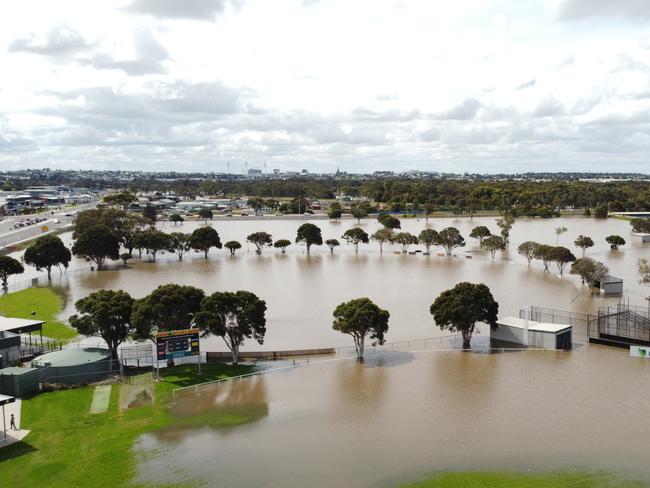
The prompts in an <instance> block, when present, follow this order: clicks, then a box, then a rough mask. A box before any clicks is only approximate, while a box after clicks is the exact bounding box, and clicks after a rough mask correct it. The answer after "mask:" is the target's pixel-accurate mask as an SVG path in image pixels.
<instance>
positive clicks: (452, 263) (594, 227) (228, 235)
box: [10, 218, 650, 350]
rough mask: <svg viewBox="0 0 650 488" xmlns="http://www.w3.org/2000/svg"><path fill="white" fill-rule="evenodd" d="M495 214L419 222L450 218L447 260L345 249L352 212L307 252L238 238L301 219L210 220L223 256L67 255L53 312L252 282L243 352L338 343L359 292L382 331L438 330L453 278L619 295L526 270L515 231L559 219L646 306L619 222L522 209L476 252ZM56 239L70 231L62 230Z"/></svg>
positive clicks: (645, 250)
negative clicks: (92, 296) (106, 296)
mask: <svg viewBox="0 0 650 488" xmlns="http://www.w3.org/2000/svg"><path fill="white" fill-rule="evenodd" d="M494 222H495V221H494V219H493V218H474V219H472V220H470V219H468V218H460V219H430V220H429V226H431V227H433V228H435V229H438V230H440V229H442V228H443V227H445V226H449V225H454V226H456V227H458V228H459V229H460V230H461V232H462V234H463V235H464V236H465V238H466V239H467V241H468V243H467V246H466V247H465V248H460V249H458V250H457V251H456V253H455V254H456V255H457V256H458V257H451V258H450V257H442V256H438V255H437V251H436V252H434V253H432V255H431V256H422V255H421V254H418V255H408V254H401V253H399V254H394V252H395V251H397V250H398V249H399V248H398V246H391V245H385V246H384V252H383V254H379V250H378V246H377V245H376V244H374V243H371V244H368V245H361V246H360V249H359V253H358V254H355V252H354V250H353V247H352V246H351V245H346V244H345V243H344V242H343V240H342V239H341V235H342V234H343V232H345V230H346V229H348V228H350V227H352V226H354V225H356V221H352V220H342V221H339V222H334V221H324V220H316V221H314V223H315V224H317V225H318V226H320V227H321V228H322V229H323V238H324V239H327V238H337V239H339V240H340V241H341V242H342V245H341V246H340V247H339V248H338V249H337V250H336V251H335V252H334V254H330V252H329V250H328V249H327V248H326V247H325V246H320V247H313V248H312V253H311V255H307V254H306V253H305V248H304V246H300V245H296V244H293V245H292V246H290V248H289V250H288V251H287V254H284V255H283V254H281V253H280V252H279V251H278V250H276V249H273V248H265V249H264V252H263V254H262V255H261V256H257V255H255V253H254V249H253V247H252V246H249V245H247V244H246V243H245V240H246V236H247V235H248V234H250V233H252V232H255V231H266V232H269V233H271V234H272V235H273V238H274V239H281V238H287V239H290V240H293V239H294V238H295V233H296V229H297V228H298V226H299V225H300V224H301V223H302V222H299V221H295V220H271V221H262V220H250V221H242V220H239V221H218V222H217V221H215V222H213V223H211V225H213V226H214V227H215V228H216V229H217V230H218V231H219V233H220V235H221V239H222V242H225V241H227V240H232V239H235V240H239V241H240V242H242V244H243V246H244V247H243V249H241V252H239V253H238V255H237V256H235V257H234V258H231V257H230V256H229V255H228V253H227V251H225V250H213V251H212V252H211V254H210V257H209V259H208V260H205V259H203V257H202V256H200V255H198V254H195V253H191V254H190V255H188V256H185V257H184V259H183V261H182V262H178V259H177V258H176V256H175V255H170V254H169V253H167V254H164V255H162V256H159V257H158V262H157V263H151V262H149V258H148V257H146V256H145V257H143V260H142V261H139V260H138V259H137V258H136V259H133V261H132V262H131V263H130V264H129V267H128V268H124V267H123V266H122V265H121V264H117V263H115V264H112V265H111V266H112V269H111V270H107V271H102V272H90V271H88V269H89V266H88V264H87V263H85V262H83V261H82V260H79V259H76V258H75V259H74V261H73V263H71V271H69V272H68V273H67V275H59V274H58V271H55V272H54V280H53V285H54V286H55V287H56V288H57V289H58V290H59V292H60V293H62V294H63V295H64V296H66V297H67V298H68V299H67V301H66V303H67V305H66V308H65V310H64V312H63V314H62V316H63V317H64V318H67V316H69V315H70V314H72V313H74V302H75V301H76V300H77V299H79V298H82V297H83V296H85V295H87V294H88V293H91V292H93V291H96V290H99V289H102V288H111V289H118V288H120V289H123V290H126V291H128V292H129V293H131V294H132V295H133V296H134V297H142V296H145V295H146V294H148V293H149V292H150V291H151V290H152V289H153V288H155V287H156V286H158V285H161V284H164V283H180V284H187V285H194V286H198V287H200V288H203V289H204V290H205V291H206V292H207V293H211V292H214V291H217V290H239V289H245V290H250V291H253V292H254V293H256V294H257V295H259V296H260V297H261V298H262V299H264V300H266V302H267V307H268V311H267V334H266V339H265V344H264V345H263V346H259V345H257V344H256V343H254V342H251V341H247V342H246V344H245V346H244V348H243V349H244V350H254V349H269V350H273V349H292V348H313V347H328V346H338V345H345V344H347V343H348V341H347V339H346V337H344V336H342V335H340V334H338V333H336V332H335V331H333V330H332V328H331V323H332V311H333V310H334V308H335V307H336V305H338V304H339V303H341V302H342V301H345V300H349V299H352V298H356V297H362V296H368V297H370V298H371V299H372V300H374V301H375V302H376V303H377V304H378V305H380V306H381V307H383V308H385V309H387V310H388V311H389V312H390V313H391V319H390V329H389V333H388V336H387V339H388V340H389V341H401V340H410V339H419V338H424V337H433V336H437V335H440V334H441V333H440V331H438V330H437V329H436V328H435V327H434V325H433V321H432V319H431V316H430V314H429V306H430V305H431V303H432V302H433V300H434V299H435V298H436V296H437V295H438V294H439V293H440V292H441V291H443V290H445V289H447V288H450V287H452V286H454V285H455V284H456V283H458V282H460V281H472V282H483V283H486V284H487V285H488V286H489V287H490V289H491V290H492V293H493V294H494V296H495V298H496V299H497V301H498V302H499V304H500V314H501V315H512V314H516V313H517V310H518V309H519V308H521V307H523V306H525V305H537V306H549V307H554V308H558V309H565V310H573V311H580V312H594V311H595V310H597V309H598V307H599V306H601V305H605V304H612V303H615V302H616V301H617V300H619V299H620V298H619V297H609V298H603V297H600V296H595V297H594V296H591V295H590V293H589V290H587V289H586V288H584V287H582V286H581V285H580V280H579V278H578V277H576V276H570V275H568V272H567V274H565V276H564V277H563V278H559V277H558V276H557V275H556V274H555V266H554V265H552V268H551V270H552V271H553V273H550V274H549V273H544V272H543V271H542V267H541V264H540V263H533V266H532V267H530V268H529V267H528V265H527V263H526V261H525V259H523V258H522V257H521V256H519V255H518V254H517V252H516V247H517V246H518V245H519V243H521V242H523V241H525V240H536V241H539V242H545V243H549V244H555V233H554V228H555V227H557V226H560V225H563V226H565V227H567V228H568V229H569V230H568V232H567V233H565V234H563V235H562V236H561V237H560V241H559V243H560V244H561V245H565V246H567V247H570V248H571V249H572V250H573V251H574V253H575V254H576V255H578V256H579V250H578V249H576V248H575V247H574V246H573V245H572V242H573V240H574V239H575V237H576V236H577V235H578V234H585V235H589V236H591V237H592V238H593V240H594V241H595V242H596V246H595V247H593V248H591V249H589V250H588V251H587V255H588V256H590V257H593V258H595V259H598V260H600V261H603V262H605V263H606V264H607V265H608V266H609V268H610V270H611V273H612V274H614V275H615V276H619V277H621V278H623V279H624V280H625V293H624V295H623V299H625V300H628V299H629V300H630V303H632V304H636V305H645V303H646V302H645V301H644V297H645V296H647V295H649V294H650V288H648V287H644V286H642V285H640V284H639V283H638V277H637V274H636V273H637V271H636V262H637V260H638V258H640V257H647V256H650V245H647V244H646V245H645V246H643V245H642V244H641V243H640V242H639V239H638V238H635V237H634V236H632V235H631V232H630V225H629V224H628V223H627V222H624V221H620V220H615V219H608V220H607V221H602V220H601V221H599V220H595V219H587V218H562V219H551V220H541V219H521V220H518V221H517V222H516V223H515V225H514V227H513V230H512V242H511V245H510V250H509V251H508V252H503V253H498V254H497V257H496V259H495V260H492V259H490V256H489V255H486V254H485V253H483V252H481V251H480V249H479V247H478V243H477V242H476V240H475V239H470V238H469V233H470V231H471V229H472V228H473V227H474V226H476V225H487V226H488V227H489V228H490V229H491V230H492V231H493V232H497V230H498V229H497V227H496V225H495V223H494ZM198 225H202V224H201V223H196V222H192V223H188V222H186V223H184V224H182V225H177V226H174V225H173V224H171V223H162V224H160V227H161V228H162V229H163V230H165V231H173V230H176V231H183V232H190V231H191V230H192V229H194V228H195V227H196V226H198ZM402 226H403V228H404V229H403V230H405V231H409V232H412V233H415V234H417V233H419V232H420V230H422V229H423V228H424V227H425V221H424V219H420V220H416V219H403V220H402ZM361 227H362V228H364V229H365V230H366V231H367V232H368V233H369V234H371V233H372V232H374V231H375V230H377V229H378V228H379V225H378V223H377V222H376V221H375V220H363V221H362V222H361ZM610 234H620V235H622V236H623V237H624V238H625V239H626V240H627V241H628V243H627V244H626V246H624V247H623V248H622V249H621V250H619V251H611V250H610V249H609V246H608V245H607V243H606V242H605V237H606V236H608V235H610ZM64 239H65V240H68V241H69V239H70V236H69V234H68V235H65V236H64ZM412 249H416V248H415V247H413V248H412ZM466 255H471V256H472V259H467V258H466V257H465V256H466ZM75 270H78V271H75ZM39 275H40V276H42V273H36V272H35V271H34V270H33V269H32V268H30V269H29V270H28V272H27V273H25V275H21V276H19V277H12V278H14V279H15V280H24V279H25V278H30V277H32V276H39ZM42 281H43V280H41V282H42ZM10 283H11V281H10ZM202 347H203V350H226V348H225V345H224V344H223V343H221V342H220V341H218V340H216V339H215V338H208V339H206V340H205V341H202Z"/></svg>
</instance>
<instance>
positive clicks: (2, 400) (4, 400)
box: [0, 395, 16, 405]
mask: <svg viewBox="0 0 650 488" xmlns="http://www.w3.org/2000/svg"><path fill="white" fill-rule="evenodd" d="M15 401H16V397H12V396H9V395H0V405H7V404H8V403H13V402H15Z"/></svg>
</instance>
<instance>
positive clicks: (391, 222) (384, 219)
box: [377, 213, 402, 229]
mask: <svg viewBox="0 0 650 488" xmlns="http://www.w3.org/2000/svg"><path fill="white" fill-rule="evenodd" d="M377 221H378V222H379V223H380V224H381V225H383V226H384V227H385V228H386V229H401V228H402V224H401V223H400V221H399V219H397V218H395V217H393V216H392V215H390V214H386V213H385V214H379V216H378V217H377Z"/></svg>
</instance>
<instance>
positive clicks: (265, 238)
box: [246, 232, 273, 254]
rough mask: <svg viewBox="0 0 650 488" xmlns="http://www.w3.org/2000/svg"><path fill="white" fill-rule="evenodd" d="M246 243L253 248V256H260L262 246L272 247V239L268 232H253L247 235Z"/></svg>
mask: <svg viewBox="0 0 650 488" xmlns="http://www.w3.org/2000/svg"><path fill="white" fill-rule="evenodd" d="M246 241H248V242H250V243H251V244H253V245H254V246H255V248H256V249H255V254H262V250H263V249H264V246H272V245H273V237H272V236H271V234H269V233H268V232H253V233H252V234H249V235H248V237H247V238H246Z"/></svg>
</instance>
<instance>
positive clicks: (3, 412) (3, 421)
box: [2, 405, 7, 441]
mask: <svg viewBox="0 0 650 488" xmlns="http://www.w3.org/2000/svg"><path fill="white" fill-rule="evenodd" d="M2 424H3V426H4V429H5V441H6V440H7V416H6V414H5V406H4V405H2Z"/></svg>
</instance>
